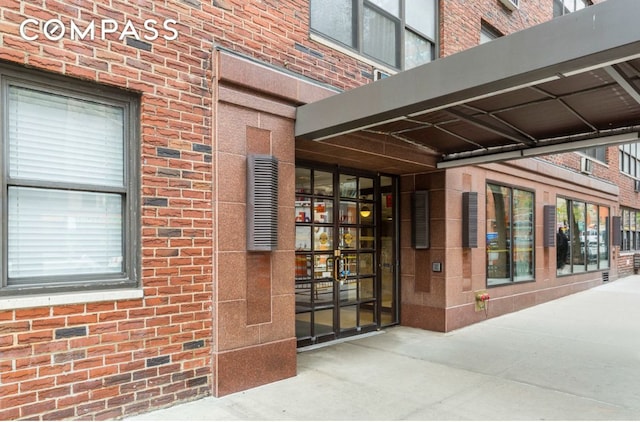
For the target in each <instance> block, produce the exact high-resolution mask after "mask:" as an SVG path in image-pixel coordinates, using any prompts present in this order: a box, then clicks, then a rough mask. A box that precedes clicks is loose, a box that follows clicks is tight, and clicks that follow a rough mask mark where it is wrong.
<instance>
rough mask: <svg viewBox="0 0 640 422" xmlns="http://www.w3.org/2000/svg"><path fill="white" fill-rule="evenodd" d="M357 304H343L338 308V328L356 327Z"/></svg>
mask: <svg viewBox="0 0 640 422" xmlns="http://www.w3.org/2000/svg"><path fill="white" fill-rule="evenodd" d="M357 318H358V306H357V305H352V306H343V307H341V308H340V330H342V331H344V330H348V329H352V328H356V326H357V325H358V320H357Z"/></svg>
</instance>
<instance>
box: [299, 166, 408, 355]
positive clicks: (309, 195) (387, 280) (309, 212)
mask: <svg viewBox="0 0 640 422" xmlns="http://www.w3.org/2000/svg"><path fill="white" fill-rule="evenodd" d="M394 189H395V179H394V178H392V177H390V176H379V175H370V174H362V173H357V172H348V171H341V172H339V171H337V170H333V171H328V170H326V169H318V168H314V167H313V166H302V165H300V166H298V167H297V168H296V210H295V219H296V274H295V283H296V289H295V291H296V336H297V337H298V345H299V346H304V345H308V344H314V343H319V342H322V341H329V340H333V339H336V338H341V337H346V336H351V335H356V334H359V333H362V332H367V331H371V330H376V329H378V328H380V327H381V326H384V325H390V324H395V323H397V322H398V315H397V303H396V302H397V282H396V272H397V265H396V256H397V253H396V249H395V248H396V244H397V242H396V229H395V221H396V218H395V213H396V207H395V197H396V195H395V192H394Z"/></svg>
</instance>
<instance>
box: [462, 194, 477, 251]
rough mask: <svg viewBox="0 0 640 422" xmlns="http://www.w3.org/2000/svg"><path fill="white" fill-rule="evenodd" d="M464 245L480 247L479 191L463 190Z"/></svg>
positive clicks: (464, 246)
mask: <svg viewBox="0 0 640 422" xmlns="http://www.w3.org/2000/svg"><path fill="white" fill-rule="evenodd" d="M462 247H463V248H477V247H478V192H462Z"/></svg>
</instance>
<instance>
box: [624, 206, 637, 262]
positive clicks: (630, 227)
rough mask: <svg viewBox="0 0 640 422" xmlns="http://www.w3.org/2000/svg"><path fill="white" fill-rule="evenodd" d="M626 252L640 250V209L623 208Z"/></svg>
mask: <svg viewBox="0 0 640 422" xmlns="http://www.w3.org/2000/svg"><path fill="white" fill-rule="evenodd" d="M621 250H622V251H625V252H631V251H640V210H634V209H623V210H622V246H621Z"/></svg>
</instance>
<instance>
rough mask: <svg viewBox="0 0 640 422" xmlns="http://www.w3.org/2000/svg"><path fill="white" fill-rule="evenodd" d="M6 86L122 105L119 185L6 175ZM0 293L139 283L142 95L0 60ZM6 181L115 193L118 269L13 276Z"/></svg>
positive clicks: (39, 292)
mask: <svg viewBox="0 0 640 422" xmlns="http://www.w3.org/2000/svg"><path fill="white" fill-rule="evenodd" d="M10 86H16V87H20V88H26V89H31V90H34V91H38V92H41V93H44V94H51V95H56V96H64V97H68V98H71V99H76V100H82V101H90V102H94V103H98V104H105V105H110V106H115V107H121V108H122V110H123V125H124V126H123V127H124V130H123V139H124V145H123V153H124V157H123V161H124V162H123V169H124V175H123V186H122V187H121V188H118V189H113V188H111V191H110V190H109V188H106V187H103V186H96V187H95V188H92V187H88V186H86V185H83V184H82V183H81V182H80V183H77V184H75V183H61V182H52V181H47V180H42V181H36V180H31V179H29V180H26V179H22V178H11V177H10V176H9V172H8V168H9V160H10V156H9V138H8V130H7V126H8V125H7V124H5V122H6V121H7V118H8V102H9V99H8V95H9V94H8V91H9V87H10ZM0 98H1V100H0V125H1V126H2V127H3V129H2V131H0V149H1V150H2V156H0V189H1V192H2V195H1V196H0V298H2V297H15V296H28V295H34V294H37V295H43V294H44V295H46V294H53V293H70V292H85V291H86V292H88V291H102V290H111V289H131V288H139V287H140V285H139V284H140V280H139V277H140V261H141V259H140V221H139V220H140V212H139V203H140V201H139V196H140V171H139V168H140V164H139V163H140V96H139V95H137V94H134V93H131V92H125V91H122V90H118V89H116V88H112V87H107V86H103V85H99V84H96V83H92V82H88V81H81V80H77V79H73V78H69V77H65V76H60V75H53V74H49V73H45V72H42V71H38V70H34V69H26V68H23V67H20V66H17V65H11V64H2V65H0ZM10 187H17V188H20V187H31V188H36V189H55V190H62V191H73V192H87V193H100V194H103V193H108V194H118V195H120V197H121V198H122V202H121V204H122V220H121V221H122V227H121V230H122V232H121V235H122V252H123V257H122V271H120V272H114V273H109V274H70V275H62V276H60V275H55V276H53V275H52V276H38V277H21V278H19V279H15V280H14V281H13V282H11V279H10V278H9V275H8V273H9V271H8V267H9V263H8V218H9V217H8V213H9V210H8V202H9V200H8V198H9V194H8V193H9V188H10Z"/></svg>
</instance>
